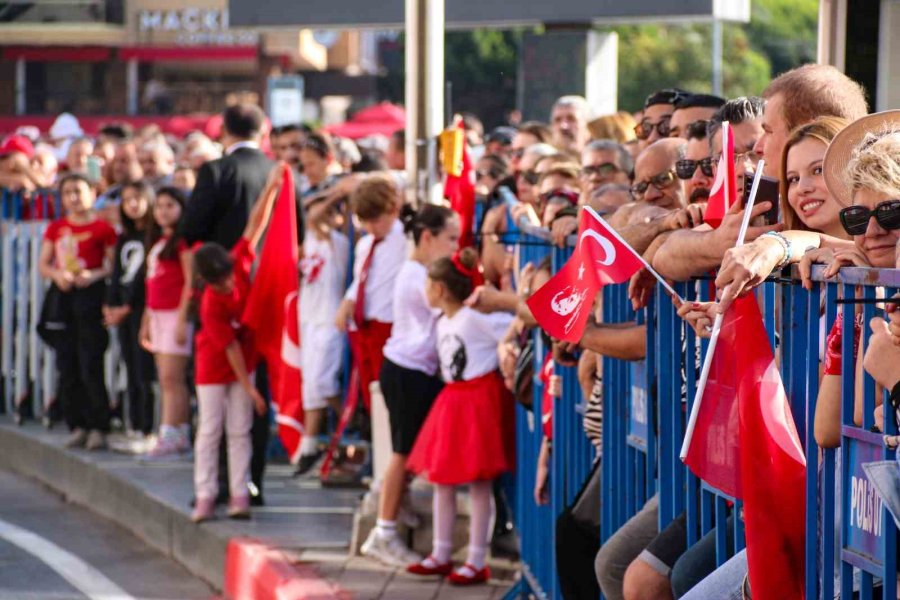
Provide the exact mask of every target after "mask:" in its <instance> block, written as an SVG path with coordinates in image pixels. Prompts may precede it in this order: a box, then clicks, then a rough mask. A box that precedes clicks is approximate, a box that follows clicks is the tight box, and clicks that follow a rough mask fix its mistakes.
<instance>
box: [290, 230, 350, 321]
mask: <svg viewBox="0 0 900 600" xmlns="http://www.w3.org/2000/svg"><path fill="white" fill-rule="evenodd" d="M349 260H350V241H349V240H348V239H347V236H346V235H344V234H343V233H341V232H339V231H332V232H331V239H330V240H320V239H318V238H317V237H316V236H315V235H314V234H313V233H312V232H310V233H309V234H308V235H307V236H306V238H305V239H304V240H303V258H302V259H300V271H301V272H302V274H303V281H302V282H301V284H300V322H301V323H309V324H315V325H325V324H329V323H334V316H335V314H336V313H337V310H338V306H340V304H341V297H342V296H343V294H344V281H345V280H346V277H347V261H349Z"/></svg>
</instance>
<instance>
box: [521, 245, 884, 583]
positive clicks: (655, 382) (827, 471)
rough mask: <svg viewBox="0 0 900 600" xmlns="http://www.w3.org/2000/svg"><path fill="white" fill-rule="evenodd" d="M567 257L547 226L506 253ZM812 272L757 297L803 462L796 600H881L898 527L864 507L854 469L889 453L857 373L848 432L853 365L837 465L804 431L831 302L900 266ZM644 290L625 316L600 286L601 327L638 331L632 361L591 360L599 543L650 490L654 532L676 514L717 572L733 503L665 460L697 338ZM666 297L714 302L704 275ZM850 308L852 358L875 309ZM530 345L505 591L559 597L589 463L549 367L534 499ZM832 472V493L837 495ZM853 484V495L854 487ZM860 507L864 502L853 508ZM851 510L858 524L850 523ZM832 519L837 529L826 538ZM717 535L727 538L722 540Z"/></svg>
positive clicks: (738, 527)
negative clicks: (559, 529) (597, 404)
mask: <svg viewBox="0 0 900 600" xmlns="http://www.w3.org/2000/svg"><path fill="white" fill-rule="evenodd" d="M570 252H571V250H570V249H560V248H554V247H552V246H551V245H550V242H549V235H548V234H547V232H546V230H540V229H535V228H526V233H525V234H524V235H522V236H521V239H520V240H519V243H518V245H517V253H518V255H519V262H520V264H525V263H526V262H534V263H535V264H536V263H538V262H539V261H540V260H541V259H542V258H543V257H545V256H546V255H547V254H548V253H549V254H551V255H552V258H553V261H552V266H553V271H554V272H555V271H556V270H558V269H559V267H561V266H562V264H564V262H565V260H566V259H567V258H568V256H569V255H570ZM823 270H824V269H823V268H822V267H814V270H813V279H814V280H815V283H814V286H813V288H812V289H811V290H809V291H807V290H805V289H803V287H802V286H801V285H800V283H799V279H798V277H797V273H796V272H795V273H793V277H792V278H787V277H781V276H777V277H773V278H770V279H769V280H768V281H767V282H765V283H764V284H763V285H762V286H760V287H759V288H758V290H757V291H756V296H757V299H758V301H759V303H760V306H761V309H762V313H763V318H764V324H765V327H766V330H767V332H768V334H769V341H770V344H771V345H772V349H773V351H774V352H775V356H776V360H777V364H778V366H779V370H780V372H781V374H782V379H783V381H784V385H785V391H786V394H787V398H788V401H789V402H790V405H791V409H792V412H793V416H794V420H795V424H796V426H797V430H798V433H799V434H800V436H801V440H802V443H803V446H804V449H805V450H806V453H807V457H808V460H807V482H806V505H807V506H806V515H805V525H806V557H805V567H804V568H805V572H804V579H805V583H806V588H807V598H832V597H834V596H835V592H838V593H841V594H842V595H841V597H844V598H850V597H851V596H852V593H853V590H854V589H855V590H857V591H858V592H859V594H860V596H859V597H860V598H872V597H874V596H876V595H877V593H878V590H879V588H878V585H881V586H883V587H882V588H881V589H883V592H882V593H883V594H884V595H883V597H884V598H893V597H894V595H895V594H896V590H895V587H896V577H895V574H894V573H895V570H896V565H897V554H896V535H897V532H896V528H895V527H894V525H893V520H892V519H891V517H890V515H889V514H888V513H887V509H886V508H883V507H882V506H881V503H880V501H877V500H874V498H875V496H874V493H873V492H872V491H871V490H872V488H871V484H869V483H868V480H867V478H866V475H865V473H864V472H863V470H862V467H861V464H862V463H864V462H871V461H876V460H888V459H891V458H892V457H893V452H892V451H891V450H889V449H887V448H885V446H884V444H883V442H882V436H881V435H880V434H876V433H872V432H871V431H869V429H870V428H871V426H872V424H873V421H872V419H873V417H872V413H873V409H874V397H875V396H874V394H875V388H874V383H873V382H872V379H871V377H869V376H868V375H865V376H864V377H865V381H864V390H865V407H864V412H865V415H866V418H865V421H864V423H863V425H862V427H857V426H855V425H853V402H852V398H853V395H852V393H851V392H852V390H853V386H854V385H855V376H856V374H855V371H854V370H853V369H845V370H844V375H843V377H842V398H843V399H844V400H843V409H842V412H843V414H842V423H843V425H842V447H843V448H846V450H845V452H847V453H848V458H847V459H845V460H843V461H841V460H840V456H839V455H840V450H834V449H822V448H819V447H818V446H817V445H816V442H815V438H814V430H813V424H814V420H815V419H814V417H815V409H816V400H817V396H818V391H819V372H820V362H821V360H820V356H821V352H822V350H823V347H824V343H825V336H826V334H827V332H828V331H830V330H831V326H832V325H833V323H834V321H835V318H836V316H837V311H838V310H839V308H840V307H841V305H839V304H838V303H837V300H838V298H839V297H843V298H854V297H856V295H857V294H858V295H861V296H862V297H865V298H872V297H875V294H876V290H877V289H878V288H879V287H883V288H886V290H887V295H888V296H890V295H891V294H892V293H893V291H894V289H895V288H897V287H900V271H895V270H878V269H861V268H845V269H843V270H842V271H841V273H840V275H839V276H838V278H836V279H833V280H829V281H825V280H824V279H823V277H822V271H823ZM657 287H658V289H657V291H656V292H655V294H654V297H653V298H652V299H651V301H650V304H649V305H648V307H647V308H646V309H642V310H641V311H638V312H637V313H635V312H634V311H632V310H631V304H630V301H629V300H628V298H627V285H625V284H623V285H618V286H607V287H606V288H604V289H603V292H602V294H603V300H602V301H603V305H602V312H603V320H604V322H606V323H624V322H632V321H633V322H635V323H636V324H644V325H646V327H647V355H646V357H645V359H644V360H642V361H633V362H628V361H621V360H616V359H611V358H608V357H605V358H604V360H603V446H602V466H601V469H602V471H601V472H602V483H601V495H602V497H601V520H600V522H601V539H602V540H603V541H605V540H607V539H608V538H609V537H610V536H611V535H612V534H614V533H615V531H616V530H617V529H618V528H619V527H620V526H621V525H622V524H623V523H624V522H625V521H626V520H627V519H628V518H630V517H631V516H633V515H634V514H635V513H636V512H637V511H638V510H640V508H641V506H642V505H643V503H644V502H645V501H646V500H647V499H648V498H650V497H651V496H652V495H653V494H655V493H657V492H658V493H659V500H660V527H661V528H662V527H665V526H666V525H668V524H669V523H670V522H671V521H672V519H673V518H675V517H676V516H678V515H679V514H681V513H682V512H684V513H685V514H686V523H687V531H688V533H687V536H688V545H689V546H693V545H694V544H696V543H697V542H698V541H699V539H700V538H701V537H702V536H704V535H706V534H708V533H710V532H713V533H712V535H714V536H715V546H716V562H717V564H719V565H721V564H722V563H724V562H725V561H726V560H727V559H728V558H730V557H731V556H732V555H733V554H734V553H735V552H737V551H739V550H741V549H742V548H744V546H745V535H744V523H743V517H742V514H741V503H740V502H739V501H735V499H734V498H731V497H729V496H727V495H725V494H723V493H721V492H720V491H718V490H716V489H714V488H713V487H711V486H709V485H708V484H706V483H705V482H702V481H700V480H699V479H698V478H697V477H696V476H694V475H693V474H692V473H691V472H690V470H689V469H688V468H687V467H686V466H685V465H684V464H683V463H682V462H681V461H680V459H679V458H678V455H679V450H680V446H681V443H682V440H683V437H684V428H685V425H686V416H687V415H688V414H689V411H690V408H691V406H692V404H693V400H694V395H695V393H696V388H697V383H698V381H697V380H698V379H699V371H700V365H701V364H702V358H703V356H705V353H706V350H707V347H708V340H705V339H700V338H698V337H697V336H696V335H695V334H694V331H693V330H692V329H691V328H690V327H689V326H687V325H686V324H685V323H684V322H683V321H682V320H681V319H680V318H679V317H678V315H677V314H676V309H675V307H674V305H673V303H672V301H671V300H670V298H669V297H668V295H667V294H665V292H664V291H663V290H661V289H659V286H657ZM676 291H677V292H678V293H679V295H680V296H682V298H684V299H685V300H686V301H703V300H709V299H711V298H712V297H713V295H714V288H713V284H712V281H711V278H709V277H706V278H700V279H698V280H695V281H691V282H687V283H680V284H677V285H676ZM842 306H843V308H840V309H841V310H843V311H844V313H845V317H844V318H845V323H852V318H850V317H851V316H852V314H853V311H854V306H857V305H853V304H844V305H842ZM860 310H861V311H862V313H863V315H864V320H865V323H866V324H865V327H864V328H863V330H864V333H865V335H863V336H862V342H861V343H862V346H861V348H860V350H859V352H860V353H862V352H864V351H865V347H866V346H867V344H868V339H869V335H870V334H869V330H868V321H869V319H871V317H872V316H874V315H875V314H876V313H877V312H878V310H879V309H877V308H876V307H875V306H874V305H871V304H864V305H862V308H861V309H860ZM845 326H846V325H845ZM848 331H849V330H848ZM852 340H853V337H852V335H849V334H848V335H844V337H843V344H844V348H843V354H844V356H852V343H853V342H852ZM534 341H535V345H536V346H535V347H536V351H535V355H534V356H535V358H534V360H535V382H534V383H535V386H534V407H535V410H536V411H537V414H535V413H532V412H529V411H527V410H525V409H524V408H522V407H518V408H517V421H516V424H517V459H518V462H517V467H518V468H517V473H516V490H517V498H516V502H515V507H516V522H517V524H518V527H519V533H520V538H521V547H522V553H521V554H522V573H523V577H522V579H521V580H520V582H519V583H518V584H517V586H515V587H514V588H513V589H511V590H510V592H509V593H508V594H507V597H508V598H513V597H526V596H528V595H532V596H534V597H538V598H551V599H557V598H561V595H560V592H559V583H558V580H557V576H556V546H555V520H556V517H557V516H558V515H559V514H560V513H561V512H562V510H563V509H564V508H565V507H566V506H568V504H569V503H570V502H571V500H572V499H573V497H574V494H575V493H577V491H578V489H579V488H580V486H581V484H582V481H583V479H584V477H585V475H586V474H587V472H588V471H589V469H590V466H591V461H592V460H593V458H594V456H593V451H592V449H591V446H590V444H589V443H588V442H587V440H586V438H585V436H584V433H583V431H582V423H581V414H580V407H581V406H582V405H583V402H584V399H583V398H582V396H581V391H580V388H579V386H578V383H577V379H576V377H575V374H574V372H573V371H574V370H573V369H571V368H562V367H557V370H556V372H557V374H559V375H561V376H562V377H563V396H562V397H561V398H558V399H556V400H555V403H554V428H553V434H554V445H553V456H552V462H551V475H550V497H551V502H550V505H549V506H536V505H535V503H534V500H533V489H534V481H535V468H536V465H537V457H538V453H539V450H540V446H541V428H540V410H539V408H538V407H540V399H541V396H542V393H543V390H542V387H541V384H540V381H539V379H538V374H539V373H540V367H541V366H542V362H543V358H544V355H545V353H546V351H547V348H546V347H544V345H543V340H542V339H541V336H540V335H539V334H535V338H534ZM845 364H846V363H845ZM885 401H886V395H885ZM887 421H888V422H887V423H886V427H887V433H892V432H893V430H894V425H893V423H892V422H891V421H890V419H888V420H887ZM839 466H840V471H841V472H840V477H841V479H840V484H841V485H840V486H839V487H837V488H836V482H837V479H836V474H837V469H838V468H839ZM861 489H862V490H864V491H863V492H860V491H859V490H861ZM866 494H868V495H866ZM864 501H866V502H869V504H866V505H863V504H862V503H863V502H864ZM867 508H868V512H865V510H866V509H867ZM853 511H857V513H856V514H854V512H853ZM729 515H731V518H730V519H729ZM858 515H861V516H863V517H865V518H863V519H862V521H860V519H858V518H857V516H858ZM836 520H839V521H840V529H839V530H837V531H836V529H835V523H836ZM729 527H730V528H731V531H730V532H729V530H728V528H729ZM729 533H732V534H733V535H732V536H730V537H731V538H732V541H731V543H729V541H728V538H729V536H728V534H729ZM832 556H837V557H838V559H839V566H838V568H837V572H835V570H834V569H833V568H831V565H832V561H831V559H830V558H828V560H826V559H825V558H823V557H832ZM854 569H855V571H854ZM835 581H837V585H838V586H839V589H837V590H835V589H834V588H835V585H836V584H835ZM854 581H855V582H856V584H855V588H854Z"/></svg>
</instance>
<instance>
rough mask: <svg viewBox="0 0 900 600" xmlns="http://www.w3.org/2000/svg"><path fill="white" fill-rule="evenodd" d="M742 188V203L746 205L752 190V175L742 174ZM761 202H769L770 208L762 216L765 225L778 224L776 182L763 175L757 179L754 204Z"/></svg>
mask: <svg viewBox="0 0 900 600" xmlns="http://www.w3.org/2000/svg"><path fill="white" fill-rule="evenodd" d="M743 177H744V186H743V190H744V193H743V197H742V201H743V202H744V203H746V201H747V199H748V198H749V197H750V190H751V189H752V188H753V173H749V172H747V173H744V175H743ZM761 202H771V203H772V208H770V209H769V210H767V211H766V212H765V213H764V214H763V220H764V221H765V223H766V225H775V224H776V223H778V218H779V211H778V208H779V204H778V180H777V179H774V178H772V177H766V176H765V175H763V176H762V177H760V178H759V189H758V190H757V192H756V202H755V204H757V205H758V204H759V203H761Z"/></svg>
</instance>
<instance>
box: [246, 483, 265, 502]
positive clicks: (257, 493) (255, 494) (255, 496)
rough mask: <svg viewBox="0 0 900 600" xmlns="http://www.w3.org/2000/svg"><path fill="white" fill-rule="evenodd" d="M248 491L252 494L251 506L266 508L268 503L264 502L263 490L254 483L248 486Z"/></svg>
mask: <svg viewBox="0 0 900 600" xmlns="http://www.w3.org/2000/svg"><path fill="white" fill-rule="evenodd" d="M247 490H248V491H249V492H250V506H265V505H266V501H265V500H263V495H262V490H261V489H259V488H258V487H256V484H255V483H253V482H252V481H251V482H250V483H248V484H247Z"/></svg>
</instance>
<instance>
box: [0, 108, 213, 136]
mask: <svg viewBox="0 0 900 600" xmlns="http://www.w3.org/2000/svg"><path fill="white" fill-rule="evenodd" d="M76 116H77V117H78V123H79V124H80V125H81V128H82V129H83V130H84V132H85V133H86V134H87V135H96V134H97V131H99V130H100V128H101V127H102V126H103V125H106V124H108V123H129V124H130V125H131V126H133V127H135V128H139V127H143V126H144V125H148V124H150V123H154V124H156V125H159V127H160V129H162V130H163V131H164V132H165V133H171V134H172V135H175V136H177V137H184V136H185V135H187V134H188V133H190V132H191V131H209V126H210V125H212V123H211V122H213V123H214V122H215V119H216V118H217V117H218V119H219V120H221V115H212V116H210V115H206V114H195V115H178V116H170V117H157V116H153V117H150V116H147V117H139V116H133V117H132V116H119V115H102V116H100V115H91V116H87V115H76ZM55 119H56V116H55V115H51V116H44V115H41V116H37V115H35V116H27V115H26V116H21V117H10V116H0V137H2V136H3V135H6V134H9V133H12V132H13V131H15V130H16V128H18V127H21V126H22V125H34V126H36V127H37V128H38V129H40V130H41V132H42V133H46V132H47V131H48V130H49V129H50V125H52V124H53V121H54V120H55ZM212 133H215V131H212Z"/></svg>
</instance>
